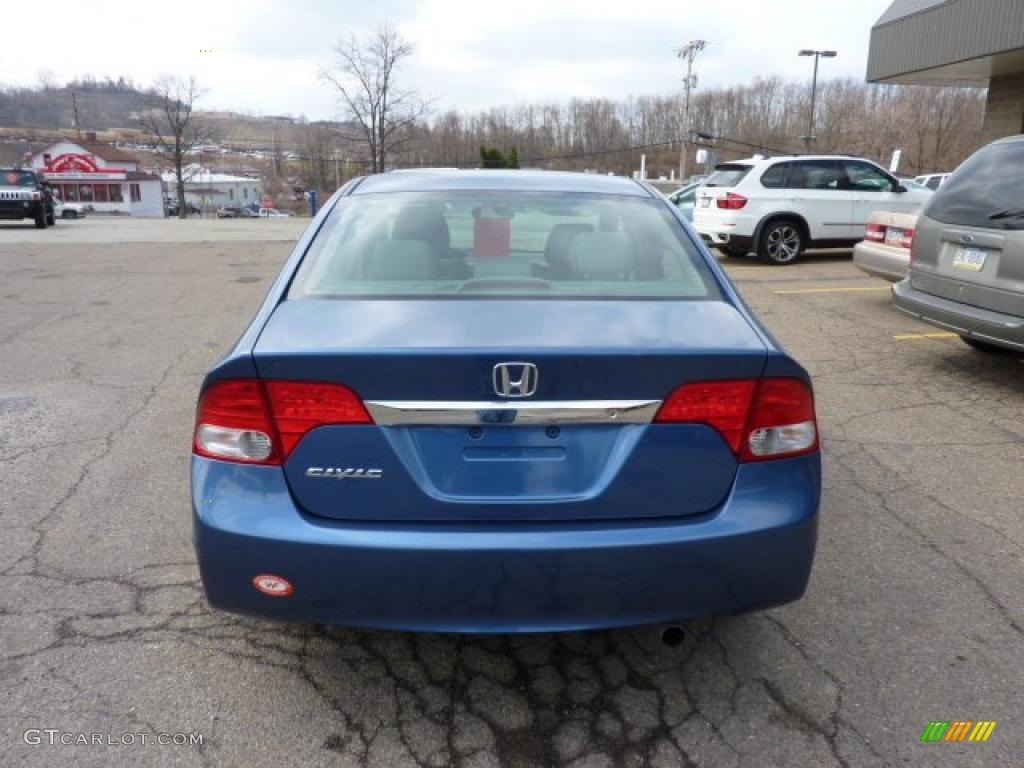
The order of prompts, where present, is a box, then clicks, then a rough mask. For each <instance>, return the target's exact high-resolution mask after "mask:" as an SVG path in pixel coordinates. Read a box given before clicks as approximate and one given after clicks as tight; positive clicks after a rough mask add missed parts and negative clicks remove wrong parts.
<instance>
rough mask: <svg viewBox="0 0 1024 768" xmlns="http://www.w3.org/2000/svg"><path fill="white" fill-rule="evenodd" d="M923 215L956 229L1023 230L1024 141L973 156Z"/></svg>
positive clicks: (940, 188) (986, 149)
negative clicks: (958, 227) (956, 227)
mask: <svg viewBox="0 0 1024 768" xmlns="http://www.w3.org/2000/svg"><path fill="white" fill-rule="evenodd" d="M924 215H925V216H927V217H928V218H930V219H934V220H936V221H940V222H942V223H943V224H952V225H954V226H960V227H986V228H989V229H1024V141H1015V142H1010V143H1006V144H991V145H989V146H987V147H985V148H984V149H981V150H979V151H978V152H976V153H975V154H974V155H972V156H971V157H970V158H968V159H967V161H966V162H964V164H963V165H961V166H960V167H959V168H957V169H956V171H955V172H954V173H953V175H952V176H950V177H949V178H947V179H946V180H945V182H943V184H942V185H941V186H940V187H939V188H938V190H936V192H935V194H934V195H932V199H931V200H930V201H929V203H928V205H927V207H925V209H924Z"/></svg>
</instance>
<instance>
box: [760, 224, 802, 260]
mask: <svg viewBox="0 0 1024 768" xmlns="http://www.w3.org/2000/svg"><path fill="white" fill-rule="evenodd" d="M803 250H804V235H803V231H802V229H801V228H800V225H799V224H797V223H796V222H795V221H794V220H793V219H775V220H774V221H770V222H768V224H766V225H765V227H764V230H762V232H761V238H760V240H759V241H758V244H757V255H758V257H759V258H760V259H761V261H763V262H765V263H766V264H774V265H776V266H785V265H787V264H792V263H793V262H794V261H796V260H797V259H798V258H799V257H800V254H801V253H802V252H803Z"/></svg>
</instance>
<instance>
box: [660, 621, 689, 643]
mask: <svg viewBox="0 0 1024 768" xmlns="http://www.w3.org/2000/svg"><path fill="white" fill-rule="evenodd" d="M684 640H686V632H685V631H683V628H682V627H680V626H679V625H678V624H672V625H670V626H668V627H665V629H663V630H662V631H661V642H662V643H664V644H665V645H666V646H668V647H669V648H676V647H677V646H680V645H682V644H683V641H684Z"/></svg>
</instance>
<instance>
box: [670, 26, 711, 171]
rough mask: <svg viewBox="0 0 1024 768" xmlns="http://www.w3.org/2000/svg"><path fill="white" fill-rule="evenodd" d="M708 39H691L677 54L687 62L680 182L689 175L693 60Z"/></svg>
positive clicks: (684, 81) (695, 78) (680, 151)
mask: <svg viewBox="0 0 1024 768" xmlns="http://www.w3.org/2000/svg"><path fill="white" fill-rule="evenodd" d="M707 44H708V43H707V40H691V41H690V42H688V43H687V44H686V45H684V46H683V47H682V48H680V49H679V51H678V53H677V55H678V56H679V58H680V59H682V60H683V61H685V62H686V77H685V79H684V80H683V91H684V93H685V94H686V95H685V97H684V100H683V130H682V131H681V133H682V135H681V136H680V137H679V183H680V184H685V183H686V179H687V176H688V173H687V171H688V168H687V164H688V160H689V158H688V156H687V155H688V152H687V150H688V148H689V145H690V127H691V126H690V91H691V90H692V89H693V88H696V87H697V76H696V75H694V74H693V60H694V59H695V58H697V54H698V53H700V52H701V51H703V50H704V46H706V45H707Z"/></svg>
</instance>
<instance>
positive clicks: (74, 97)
mask: <svg viewBox="0 0 1024 768" xmlns="http://www.w3.org/2000/svg"><path fill="white" fill-rule="evenodd" d="M71 115H72V117H73V119H74V121H75V133H76V134H77V135H78V139H79V141H81V139H82V124H81V123H80V122H78V94H77V93H76V92H75V89H74V87H72V88H71Z"/></svg>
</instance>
